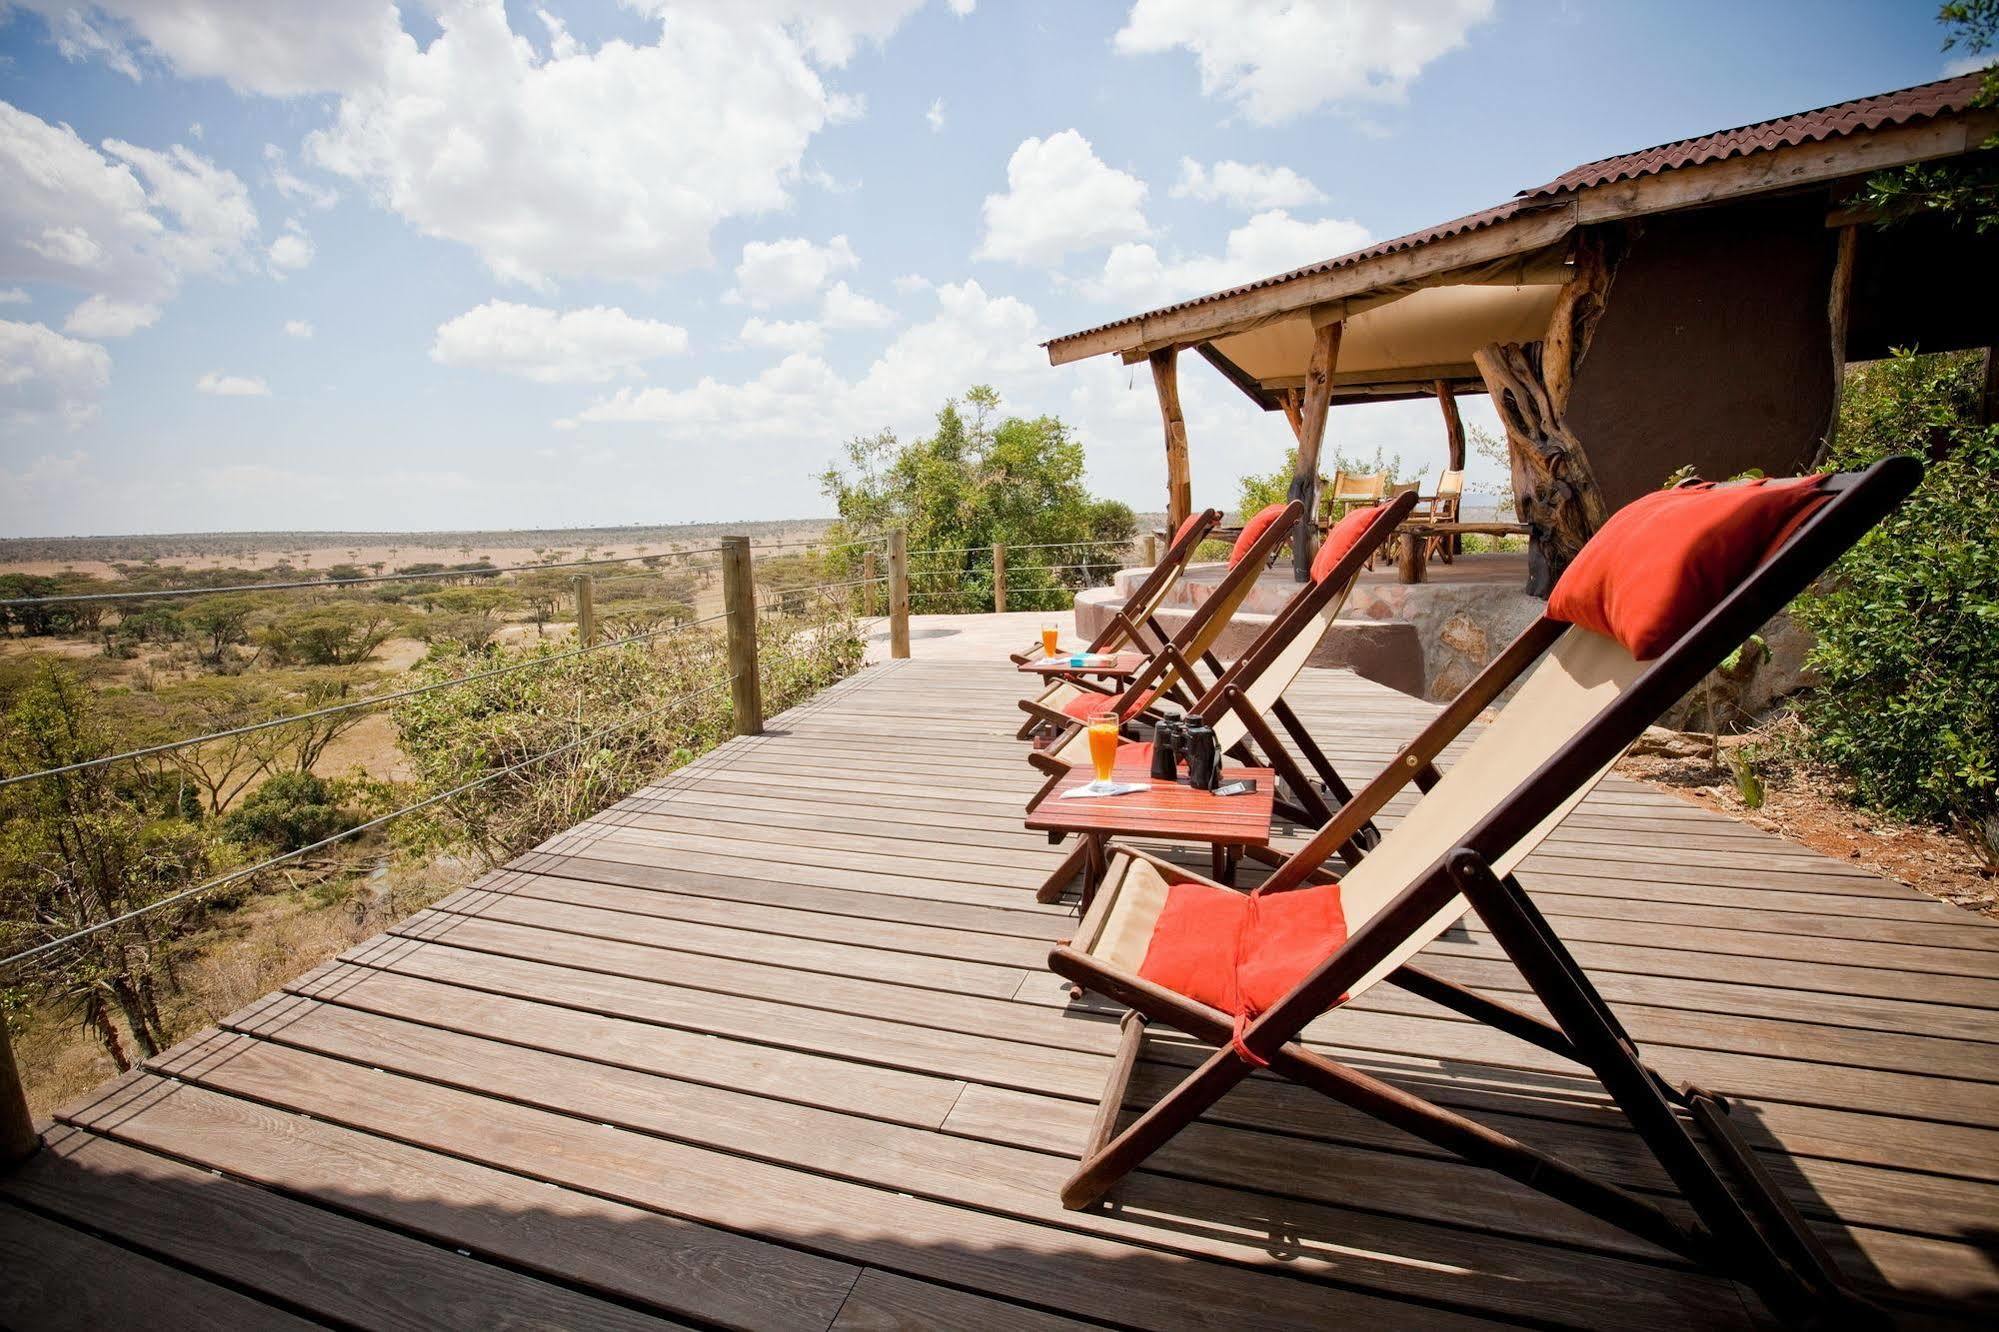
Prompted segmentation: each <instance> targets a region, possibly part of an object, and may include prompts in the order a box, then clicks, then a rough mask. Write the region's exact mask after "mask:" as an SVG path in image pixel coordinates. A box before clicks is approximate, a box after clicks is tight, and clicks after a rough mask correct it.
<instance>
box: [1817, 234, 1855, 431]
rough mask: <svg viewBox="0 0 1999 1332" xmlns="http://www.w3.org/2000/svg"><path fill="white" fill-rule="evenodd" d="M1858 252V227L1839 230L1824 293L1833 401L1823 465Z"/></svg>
mask: <svg viewBox="0 0 1999 1332" xmlns="http://www.w3.org/2000/svg"><path fill="white" fill-rule="evenodd" d="M1859 249H1860V228H1859V227H1857V226H1847V227H1841V228H1840V229H1839V248H1838V250H1837V251H1835V252H1834V255H1833V261H1832V283H1831V286H1830V288H1829V289H1828V290H1827V292H1826V302H1825V318H1826V332H1827V333H1828V335H1829V336H1830V339H1831V351H1832V400H1831V402H1830V403H1829V404H1828V406H1827V409H1826V420H1825V436H1824V442H1823V443H1822V444H1820V446H1819V450H1818V457H1817V458H1816V459H1815V460H1814V461H1815V462H1822V461H1824V460H1825V458H1826V457H1827V456H1828V455H1830V454H1831V453H1832V446H1833V442H1834V440H1835V439H1837V438H1838V436H1839V402H1840V399H1841V398H1842V397H1843V396H1844V395H1845V393H1846V329H1847V322H1848V319H1849V317H1850V313H1851V310H1852V306H1853V264H1854V260H1855V259H1856V258H1857V257H1858V253H1859Z"/></svg>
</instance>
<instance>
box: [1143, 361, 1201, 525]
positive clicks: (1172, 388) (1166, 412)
mask: <svg viewBox="0 0 1999 1332" xmlns="http://www.w3.org/2000/svg"><path fill="white" fill-rule="evenodd" d="M1179 353H1180V349H1179V348H1178V347H1161V348H1160V349H1159V350H1158V351H1156V352H1153V353H1151V354H1150V355H1149V356H1147V357H1146V360H1147V361H1148V362H1150V364H1151V366H1152V388H1153V391H1154V392H1156V393H1157V394H1158V395H1159V420H1160V424H1161V426H1162V427H1163V428H1164V430H1165V433H1166V530H1167V531H1169V532H1177V531H1179V530H1180V524H1182V523H1184V522H1186V521H1187V515H1188V514H1190V513H1192V512H1193V511H1194V482H1193V477H1192V474H1191V473H1190V472H1189V470H1188V467H1187V418H1186V417H1185V416H1183V415H1182V414H1181V412H1180V371H1179V367H1178V363H1177V361H1176V359H1175V358H1176V357H1177V356H1178V355H1179Z"/></svg>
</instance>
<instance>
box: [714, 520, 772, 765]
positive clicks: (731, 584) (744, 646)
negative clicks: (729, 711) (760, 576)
mask: <svg viewBox="0 0 1999 1332" xmlns="http://www.w3.org/2000/svg"><path fill="white" fill-rule="evenodd" d="M722 608H723V610H724V611H725V612H726V613H727V615H728V619H727V621H726V622H725V623H726V624H727V626H728V630H729V701H730V703H731V704H733V705H734V711H735V722H736V734H737V735H762V734H763V732H764V692H763V681H762V680H761V679H760V678H759V676H758V674H757V583H756V572H755V570H754V568H753V566H752V565H751V563H750V539H749V538H748V537H743V536H732V537H723V538H722Z"/></svg>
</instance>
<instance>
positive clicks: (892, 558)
mask: <svg viewBox="0 0 1999 1332" xmlns="http://www.w3.org/2000/svg"><path fill="white" fill-rule="evenodd" d="M888 655H889V656H891V657H893V658H895V659H896V660H897V661H901V660H903V659H904V658H906V657H908V656H909V537H908V535H907V534H906V533H904V532H903V530H902V529H901V528H900V527H898V528H896V529H895V530H894V531H893V532H890V533H889V534H888Z"/></svg>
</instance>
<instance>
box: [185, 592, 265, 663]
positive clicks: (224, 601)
mask: <svg viewBox="0 0 1999 1332" xmlns="http://www.w3.org/2000/svg"><path fill="white" fill-rule="evenodd" d="M265 595H267V596H269V595H275V594H272V593H266V594H265ZM257 607H258V602H257V598H255V597H253V596H247V595H245V594H243V593H225V594H224V595H222V596H216V597H200V598H198V599H196V600H195V601H193V602H192V603H190V604H189V605H188V607H187V609H186V611H185V612H183V616H182V618H183V619H184V620H185V622H186V625H187V629H188V632H190V633H191V634H193V635H195V636H196V641H197V643H198V644H199V647H198V649H197V650H198V652H199V655H200V657H201V660H202V661H203V662H204V663H206V664H207V665H210V666H220V665H222V664H223V661H224V660H225V658H226V656H227V654H228V652H229V649H230V648H232V647H236V646H239V645H241V644H245V643H248V642H249V641H250V617H251V616H252V615H254V614H255V613H256V611H257Z"/></svg>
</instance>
